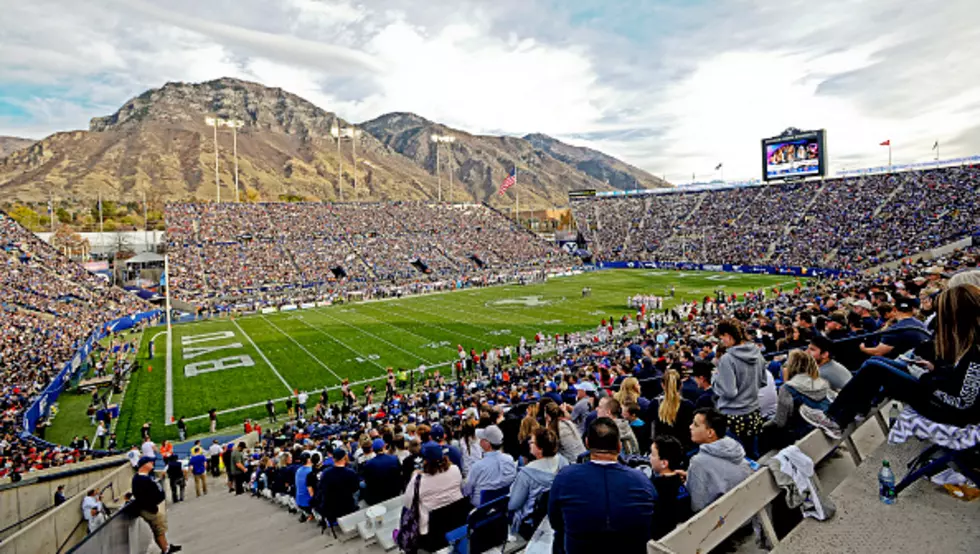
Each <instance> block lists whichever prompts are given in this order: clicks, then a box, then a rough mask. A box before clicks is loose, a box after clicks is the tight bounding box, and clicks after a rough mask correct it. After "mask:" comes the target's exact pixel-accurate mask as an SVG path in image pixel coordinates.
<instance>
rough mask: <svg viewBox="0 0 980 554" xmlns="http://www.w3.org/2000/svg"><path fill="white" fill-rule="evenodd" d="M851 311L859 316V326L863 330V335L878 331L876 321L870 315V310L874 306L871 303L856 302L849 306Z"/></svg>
mask: <svg viewBox="0 0 980 554" xmlns="http://www.w3.org/2000/svg"><path fill="white" fill-rule="evenodd" d="M851 307H852V309H853V310H854V312H855V313H857V314H858V315H860V316H861V326H862V327H863V328H864V332H865V333H874V332H875V331H877V330H878V327H879V325H878V320H877V319H876V318H875V317H874V316H873V315H871V310H873V309H874V306H872V305H871V302H868V301H867V300H858V301H857V302H855V303H853V304H851Z"/></svg>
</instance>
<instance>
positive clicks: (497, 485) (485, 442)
mask: <svg viewBox="0 0 980 554" xmlns="http://www.w3.org/2000/svg"><path fill="white" fill-rule="evenodd" d="M476 438H477V440H479V441H480V448H482V449H483V458H481V459H480V460H479V461H477V462H475V463H474V464H473V467H471V468H470V473H469V475H467V476H466V482H465V483H463V495H465V496H467V497H468V498H469V499H470V502H471V503H472V504H473V505H474V506H479V505H480V504H483V503H484V501H483V500H481V496H482V495H483V492H484V491H488V492H489V491H496V490H498V489H506V488H509V487H510V485H511V484H512V483H513V482H514V479H516V478H517V463H516V462H515V461H514V458H511V457H510V456H509V455H507V454H504V453H503V452H501V450H500V449H501V447H503V445H504V433H503V431H501V430H500V427H497V426H496V425H491V426H489V427H485V428H483V429H477V430H476Z"/></svg>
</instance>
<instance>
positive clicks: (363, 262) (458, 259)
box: [166, 203, 575, 308]
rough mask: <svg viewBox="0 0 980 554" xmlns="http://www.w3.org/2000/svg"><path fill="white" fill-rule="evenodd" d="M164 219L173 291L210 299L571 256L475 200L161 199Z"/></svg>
mask: <svg viewBox="0 0 980 554" xmlns="http://www.w3.org/2000/svg"><path fill="white" fill-rule="evenodd" d="M166 219H167V242H168V250H169V253H170V273H171V279H172V283H173V285H174V291H175V294H176V296H177V297H179V298H181V299H183V300H187V301H190V302H194V303H198V304H203V305H206V306H208V307H211V308H214V307H219V306H226V305H229V304H237V303H239V302H245V301H258V302H259V303H264V302H272V301H276V300H277V299H283V298H288V299H289V300H291V301H306V300H322V299H326V298H327V297H329V295H330V294H335V293H337V292H338V291H350V290H361V291H363V290H368V291H370V290H371V289H374V288H378V287H403V286H408V287H410V288H411V287H420V286H438V285H440V284H447V283H448V284H452V283H454V282H455V281H457V280H462V279H466V280H470V281H487V282H492V281H497V280H499V279H501V278H502V277H503V276H514V275H517V274H520V273H522V272H528V271H543V270H548V269H556V270H557V269H566V268H569V267H571V266H572V265H574V264H575V259H574V258H572V257H570V256H568V255H567V254H565V253H563V252H562V251H560V250H558V249H556V248H554V247H553V246H551V245H549V244H547V243H545V242H544V241H542V240H540V239H539V238H537V237H536V236H535V235H533V234H531V233H528V232H525V231H522V230H519V229H517V228H516V227H515V226H514V225H513V224H512V223H511V222H510V221H508V220H507V219H506V218H504V217H503V216H502V215H500V214H499V213H497V212H495V211H493V210H492V209H490V208H488V207H486V206H480V205H453V206H449V205H435V204H423V203H393V204H320V203H276V204H219V205H215V204H169V205H168V206H167V209H166ZM335 270H337V271H335Z"/></svg>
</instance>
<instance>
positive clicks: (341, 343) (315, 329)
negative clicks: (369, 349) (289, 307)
mask: <svg viewBox="0 0 980 554" xmlns="http://www.w3.org/2000/svg"><path fill="white" fill-rule="evenodd" d="M295 319H296V320H297V321H299V322H300V323H302V324H303V325H306V326H307V327H309V328H310V329H313V330H314V331H316V332H317V333H320V334H321V335H323V336H325V337H327V338H328V339H330V340H332V341H334V342H335V343H337V344H339V345H340V346H343V347H344V348H346V349H347V350H350V351H351V352H353V353H354V354H357V356H358V357H359V358H361V359H363V360H366V361H369V362H371V363H372V364H374V365H376V366H378V367H379V368H381V369H385V370H386V369H388V368H386V367H385V366H383V365H381V364H379V363H378V362H376V361H374V360H372V359H371V358H370V356H369V355H368V354H362V353H360V352H358V351H357V350H354V349H353V348H351V347H350V346H347V344H346V343H345V342H344V341H342V340H340V339H338V338H336V337H334V336H333V335H331V334H330V333H328V332H326V331H324V330H323V329H319V328H317V327H314V326H313V325H310V324H309V323H307V322H306V320H305V319H303V318H302V317H297V318H295ZM297 344H298V343H297ZM334 375H336V373H335V374H334Z"/></svg>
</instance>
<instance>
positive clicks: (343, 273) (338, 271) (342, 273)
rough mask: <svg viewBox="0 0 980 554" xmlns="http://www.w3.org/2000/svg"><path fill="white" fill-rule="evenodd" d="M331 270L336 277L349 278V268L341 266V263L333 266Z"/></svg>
mask: <svg viewBox="0 0 980 554" xmlns="http://www.w3.org/2000/svg"><path fill="white" fill-rule="evenodd" d="M330 272H331V273H333V276H334V277H336V278H337V279H338V280H339V279H346V278H347V270H345V269H344V268H342V267H340V266H339V265H338V266H337V267H331V268H330Z"/></svg>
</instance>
